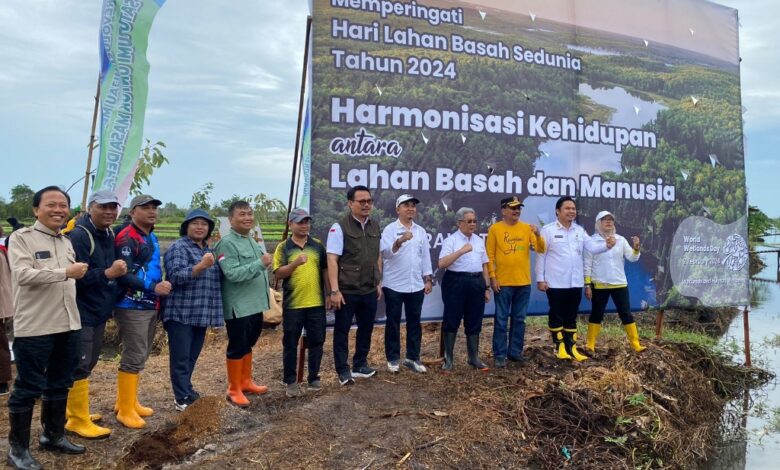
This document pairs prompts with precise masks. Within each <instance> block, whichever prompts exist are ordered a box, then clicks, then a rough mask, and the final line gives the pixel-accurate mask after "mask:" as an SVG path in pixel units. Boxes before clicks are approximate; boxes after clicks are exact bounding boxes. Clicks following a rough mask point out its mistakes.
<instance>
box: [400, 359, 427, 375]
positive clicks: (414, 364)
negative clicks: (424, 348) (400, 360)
mask: <svg viewBox="0 0 780 470" xmlns="http://www.w3.org/2000/svg"><path fill="white" fill-rule="evenodd" d="M404 366H406V367H407V368H409V369H411V370H413V371H415V372H417V373H418V374H424V373H426V372H428V369H427V368H426V367H425V366H424V365H423V363H422V362H420V361H413V360H411V359H404Z"/></svg>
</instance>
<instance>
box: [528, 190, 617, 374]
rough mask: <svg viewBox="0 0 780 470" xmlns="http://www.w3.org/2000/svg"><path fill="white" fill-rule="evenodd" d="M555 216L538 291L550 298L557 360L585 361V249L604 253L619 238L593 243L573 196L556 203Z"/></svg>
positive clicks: (546, 232)
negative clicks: (581, 344)
mask: <svg viewBox="0 0 780 470" xmlns="http://www.w3.org/2000/svg"><path fill="white" fill-rule="evenodd" d="M555 215H556V216H557V220H556V221H555V222H552V223H549V224H547V225H545V226H544V227H543V228H542V230H541V236H542V238H544V241H545V244H546V245H547V251H546V252H545V253H538V254H537V257H536V267H535V270H536V287H537V288H538V289H539V290H540V291H542V292H545V293H546V294H547V300H548V302H549V303H550V313H549V316H548V320H547V325H548V327H549V329H550V334H551V335H552V339H553V344H554V345H555V353H556V356H557V357H558V359H574V360H576V361H583V360H585V359H587V356H584V355H582V354H580V352H579V351H578V350H577V311H578V310H579V305H580V301H581V300H582V288H583V286H584V285H585V273H584V269H583V248H584V249H585V250H588V251H589V252H591V253H593V254H599V253H603V252H605V251H607V250H609V249H610V248H612V247H613V246H615V237H607V238H606V239H601V240H594V239H591V238H590V237H589V236H588V234H587V233H586V232H585V230H584V229H583V228H582V227H581V226H579V225H577V223H575V222H574V219H576V218H577V206H576V204H575V203H574V199H573V198H571V197H569V196H563V197H561V198H560V199H558V201H557V202H556V203H555Z"/></svg>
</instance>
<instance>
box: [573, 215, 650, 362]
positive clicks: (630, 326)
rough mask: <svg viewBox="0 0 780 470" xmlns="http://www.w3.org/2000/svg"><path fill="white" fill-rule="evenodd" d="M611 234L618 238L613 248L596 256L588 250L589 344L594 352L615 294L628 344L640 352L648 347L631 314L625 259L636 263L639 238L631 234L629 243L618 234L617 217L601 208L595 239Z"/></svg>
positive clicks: (601, 238)
mask: <svg viewBox="0 0 780 470" xmlns="http://www.w3.org/2000/svg"><path fill="white" fill-rule="evenodd" d="M610 236H612V237H614V238H615V247H614V248H613V249H611V250H609V251H607V252H604V253H601V254H597V255H594V254H592V253H590V252H586V253H585V297H586V298H587V299H588V300H590V301H591V302H592V305H593V306H592V308H591V312H590V317H589V318H588V335H587V343H586V347H587V348H588V350H590V351H591V352H595V350H596V338H597V337H598V335H599V332H600V331H601V321H602V320H603V318H604V310H605V309H606V307H607V302H608V301H609V298H610V297H612V301H613V302H614V303H615V308H616V309H617V312H618V315H619V316H620V321H621V322H622V323H623V328H624V329H625V330H626V335H627V336H628V342H629V344H630V345H631V347H632V348H633V349H634V351H636V352H641V351H644V350H645V347H644V346H642V345H641V344H639V332H638V331H637V328H636V322H634V317H633V316H632V315H631V302H630V299H629V296H628V280H627V279H626V270H625V267H624V264H625V263H624V261H623V259H624V258H625V260H627V261H629V262H632V263H633V262H635V261H637V260H638V259H639V247H640V244H639V237H636V236H634V237H631V244H629V243H628V240H626V239H625V238H624V237H622V236H620V235H618V234H617V233H615V216H614V215H612V213H611V212H609V211H601V212H599V213H598V214H597V215H596V228H595V233H594V234H593V237H592V238H593V239H595V240H606V239H607V238H608V237H610Z"/></svg>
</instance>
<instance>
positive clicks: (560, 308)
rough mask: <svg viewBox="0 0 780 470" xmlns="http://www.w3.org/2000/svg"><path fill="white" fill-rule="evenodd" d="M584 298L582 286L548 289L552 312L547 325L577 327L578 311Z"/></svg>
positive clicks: (567, 327)
mask: <svg viewBox="0 0 780 470" xmlns="http://www.w3.org/2000/svg"><path fill="white" fill-rule="evenodd" d="M581 300H582V287H571V288H568V289H547V301H548V302H549V303H550V313H549V315H548V317H547V325H548V326H549V327H550V328H560V327H563V328H566V329H574V328H577V311H578V310H579V308H580V301H581Z"/></svg>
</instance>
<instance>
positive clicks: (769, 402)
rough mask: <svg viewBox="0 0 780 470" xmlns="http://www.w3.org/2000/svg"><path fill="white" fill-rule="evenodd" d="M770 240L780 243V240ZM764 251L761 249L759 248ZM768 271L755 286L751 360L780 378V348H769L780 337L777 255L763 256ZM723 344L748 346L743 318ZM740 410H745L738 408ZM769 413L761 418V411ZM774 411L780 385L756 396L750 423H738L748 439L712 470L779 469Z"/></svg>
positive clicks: (722, 455)
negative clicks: (759, 411) (774, 431)
mask: <svg viewBox="0 0 780 470" xmlns="http://www.w3.org/2000/svg"><path fill="white" fill-rule="evenodd" d="M774 238H775V239H774V240H767V242H769V243H777V242H780V237H774ZM758 248H760V247H758ZM762 259H763V260H764V263H766V265H767V266H766V268H764V269H763V270H762V271H761V272H760V273H758V274H757V275H756V276H755V279H754V280H753V281H752V282H751V297H752V299H753V300H752V302H751V312H750V314H749V320H750V342H751V357H752V362H753V364H754V365H756V366H759V367H762V368H765V369H768V370H770V371H772V372H773V373H775V374H777V375H780V348H778V347H777V346H773V345H771V344H769V343H770V342H775V340H776V339H777V337H778V336H779V335H780V283H778V282H777V280H778V276H777V272H778V266H777V255H776V254H775V253H771V254H767V255H762ZM721 342H722V343H723V344H730V343H732V342H736V344H739V345H740V346H742V345H743V344H744V328H743V321H742V317H741V316H737V317H736V318H735V319H734V321H733V322H732V324H731V326H730V327H729V330H728V332H727V333H726V335H724V337H723V338H722V339H721ZM734 359H735V361H737V362H740V363H742V362H744V355H742V354H738V355H736V356H735V358H734ZM737 406H741V405H740V404H737ZM759 409H763V410H766V413H765V414H762V415H761V416H757V410H759ZM773 409H778V410H780V388H778V383H777V381H776V380H775V381H773V382H770V383H768V384H767V385H766V386H764V387H763V388H761V389H760V390H756V391H754V392H753V407H752V408H751V409H750V410H749V412H748V416H747V418H746V419H743V420H742V422H741V423H735V424H737V425H738V426H740V427H741V428H742V429H738V430H735V431H744V432H743V434H744V435H746V436H747V439H741V440H738V441H736V442H733V443H731V444H729V445H728V446H726V447H725V448H724V449H723V450H722V451H721V453H720V455H718V457H717V458H716V459H715V460H714V461H713V463H712V465H711V466H708V467H707V468H708V469H709V470H734V469H744V468H749V469H776V468H778V467H779V466H780V464H778V462H777V460H778V455H780V434H776V433H771V432H769V430H770V429H772V427H773V426H772V419H773V413H772V410H773Z"/></svg>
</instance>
